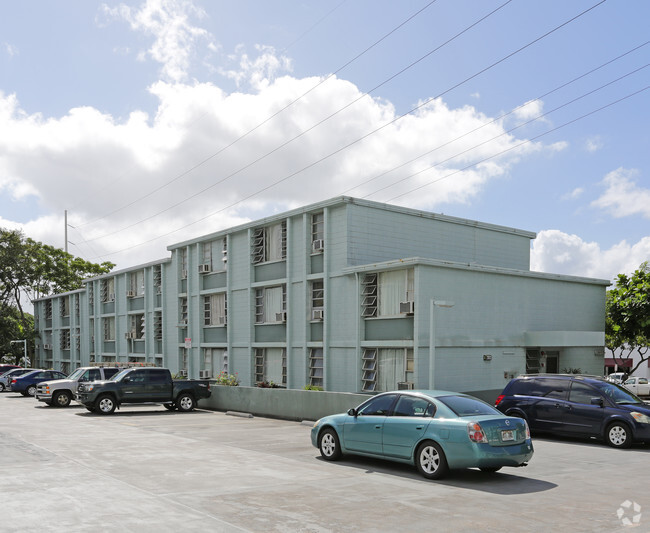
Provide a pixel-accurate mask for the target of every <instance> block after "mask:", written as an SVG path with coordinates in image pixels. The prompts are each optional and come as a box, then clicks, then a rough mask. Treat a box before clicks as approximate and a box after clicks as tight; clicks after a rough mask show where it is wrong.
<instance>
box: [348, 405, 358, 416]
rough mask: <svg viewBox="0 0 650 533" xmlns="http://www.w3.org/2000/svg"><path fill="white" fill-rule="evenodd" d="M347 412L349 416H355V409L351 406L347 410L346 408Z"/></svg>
mask: <svg viewBox="0 0 650 533" xmlns="http://www.w3.org/2000/svg"><path fill="white" fill-rule="evenodd" d="M348 414H349V415H350V416H354V417H356V416H357V410H356V409H355V408H354V407H353V408H352V409H349V410H348Z"/></svg>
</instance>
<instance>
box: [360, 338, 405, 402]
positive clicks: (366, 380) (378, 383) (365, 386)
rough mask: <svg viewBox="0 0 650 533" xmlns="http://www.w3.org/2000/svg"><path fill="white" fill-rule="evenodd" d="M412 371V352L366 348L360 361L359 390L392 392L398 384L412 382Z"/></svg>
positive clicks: (401, 349)
mask: <svg viewBox="0 0 650 533" xmlns="http://www.w3.org/2000/svg"><path fill="white" fill-rule="evenodd" d="M413 369H414V360H413V350H412V349H410V348H406V349H405V348H395V349H392V348H382V349H377V348H366V349H364V350H363V355H362V361H361V370H362V383H361V390H362V391H364V392H375V391H390V390H394V389H396V388H397V383H399V382H403V381H413Z"/></svg>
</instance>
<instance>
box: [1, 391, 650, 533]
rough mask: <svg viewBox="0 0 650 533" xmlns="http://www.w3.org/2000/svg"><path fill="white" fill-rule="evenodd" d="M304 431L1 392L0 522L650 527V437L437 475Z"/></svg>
mask: <svg viewBox="0 0 650 533" xmlns="http://www.w3.org/2000/svg"><path fill="white" fill-rule="evenodd" d="M309 432H310V426H308V425H305V424H300V423H297V422H287V421H282V420H272V419H265V418H239V417H233V416H229V415H226V414H225V413H221V412H214V411H204V410H197V411H194V412H192V413H187V414H182V413H176V412H171V413H170V412H167V411H166V410H165V409H164V408H163V407H162V406H156V405H146V406H136V407H126V408H123V409H121V410H119V411H117V412H116V413H115V415H113V416H108V417H104V416H100V415H93V414H90V413H88V412H87V411H86V410H85V409H83V408H81V407H79V406H78V405H77V404H73V406H72V407H70V408H67V409H57V408H52V407H46V406H44V405H43V404H40V403H38V402H37V401H36V400H34V399H33V398H25V397H23V396H20V395H16V394H12V393H4V394H0V471H1V472H2V475H0V497H1V500H0V501H1V502H2V527H1V528H0V530H2V531H10V532H39V533H43V532H50V531H57V532H58V531H65V532H86V531H93V532H98V531H99V532H102V531H128V532H138V533H142V532H154V531H155V532H166V531H170V532H172V531H173V532H178V531H228V532H230V531H265V532H267V531H282V532H285V531H289V532H292V531H300V532H326V531H335V532H339V531H341V532H366V531H367V532H373V531H377V532H379V531H381V532H383V531H400V532H402V533H406V532H411V531H413V532H416V531H436V532H446V531H449V532H462V531H472V532H476V531H481V532H483V531H490V532H491V531H494V532H500V533H503V532H515V531H518V532H520V531H526V532H527V531H531V532H538V531H539V532H545V533H546V532H550V531H566V532H582V531H584V532H597V531H602V532H613V531H630V530H632V529H633V530H634V531H650V497H649V496H648V490H647V487H648V485H649V483H648V479H649V476H648V472H649V465H650V446H647V445H641V446H635V447H634V448H632V449H631V450H614V449H611V448H608V447H607V446H605V445H603V444H599V443H596V442H584V441H573V440H558V439H546V438H545V439H541V438H536V439H535V440H534V444H535V456H534V457H533V460H532V461H531V463H530V465H529V466H528V467H526V468H518V469H512V468H509V469H503V470H502V471H501V472H498V473H496V474H485V473H482V472H480V471H478V470H465V471H460V472H455V473H452V475H451V476H450V477H449V478H448V479H445V480H444V481H440V482H432V481H426V480H424V479H423V478H421V477H420V476H419V475H418V474H417V473H416V471H415V469H414V468H409V467H408V466H404V465H397V464H392V463H387V462H382V461H374V460H367V459H360V458H345V459H344V460H342V461H340V462H338V463H328V462H325V461H323V460H321V459H320V456H319V453H318V450H316V449H315V448H313V447H312V446H311V444H310V440H309ZM619 515H620V517H619ZM628 522H629V524H630V525H626V524H628Z"/></svg>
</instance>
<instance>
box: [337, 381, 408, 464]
mask: <svg viewBox="0 0 650 533" xmlns="http://www.w3.org/2000/svg"><path fill="white" fill-rule="evenodd" d="M396 398H397V394H382V395H381V396H377V397H375V398H373V399H371V400H368V401H367V402H366V403H365V404H363V405H362V406H361V407H359V409H358V411H357V416H349V417H348V419H347V420H346V422H345V424H344V426H343V438H344V441H345V447H346V448H348V449H349V450H354V451H357V452H363V453H373V454H377V455H381V453H382V447H383V446H382V432H383V430H384V422H385V421H386V418H387V416H388V413H390V410H391V408H392V406H393V404H394V403H395V399H396Z"/></svg>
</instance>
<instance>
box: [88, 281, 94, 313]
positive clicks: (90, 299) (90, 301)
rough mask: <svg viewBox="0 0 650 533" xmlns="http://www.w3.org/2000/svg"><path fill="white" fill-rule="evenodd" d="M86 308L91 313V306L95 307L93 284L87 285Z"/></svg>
mask: <svg viewBox="0 0 650 533" xmlns="http://www.w3.org/2000/svg"><path fill="white" fill-rule="evenodd" d="M86 287H88V307H89V308H90V312H91V313H92V309H93V306H94V305H95V285H94V284H93V283H88V284H87V285H86Z"/></svg>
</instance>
